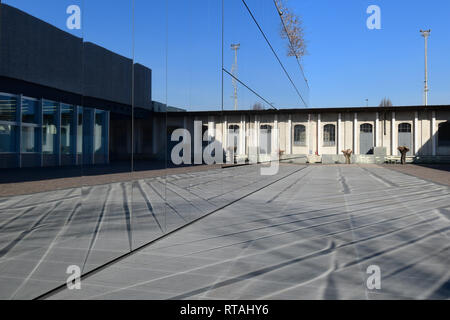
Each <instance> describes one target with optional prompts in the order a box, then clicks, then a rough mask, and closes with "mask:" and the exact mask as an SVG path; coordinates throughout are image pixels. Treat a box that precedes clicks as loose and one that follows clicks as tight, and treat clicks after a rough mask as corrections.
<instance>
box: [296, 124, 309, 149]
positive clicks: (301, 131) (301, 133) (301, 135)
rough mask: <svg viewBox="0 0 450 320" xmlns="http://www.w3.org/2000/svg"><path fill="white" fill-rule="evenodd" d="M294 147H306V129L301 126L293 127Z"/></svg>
mask: <svg viewBox="0 0 450 320" xmlns="http://www.w3.org/2000/svg"><path fill="white" fill-rule="evenodd" d="M294 145H296V146H305V145H306V127H305V126H304V125H302V124H298V125H296V126H294Z"/></svg>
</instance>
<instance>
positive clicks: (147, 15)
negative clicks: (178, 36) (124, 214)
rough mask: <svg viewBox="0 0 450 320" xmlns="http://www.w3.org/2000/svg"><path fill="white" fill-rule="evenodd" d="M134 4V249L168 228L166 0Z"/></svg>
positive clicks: (132, 232)
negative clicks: (166, 174) (166, 216)
mask: <svg viewBox="0 0 450 320" xmlns="http://www.w3.org/2000/svg"><path fill="white" fill-rule="evenodd" d="M177 3H178V2H177ZM134 4H135V9H134V18H135V19H134V39H135V42H134V45H135V50H134V65H133V73H134V100H133V110H134V112H133V127H134V132H133V150H134V153H133V171H135V172H136V173H135V177H136V180H135V181H133V184H132V188H131V191H132V193H131V199H132V203H131V210H132V212H133V214H132V216H131V221H130V222H131V223H130V224H131V228H130V229H131V235H130V239H131V243H132V248H133V249H136V248H138V247H139V246H142V245H144V244H146V243H148V242H149V241H152V240H154V239H156V238H157V237H160V236H161V235H163V234H164V233H165V232H166V220H165V211H166V201H165V200H166V192H167V190H166V179H165V169H166V167H167V164H166V158H167V154H168V153H167V145H168V143H170V142H169V141H168V139H167V135H166V130H168V129H167V122H166V110H167V107H166V105H167V88H166V79H167V67H166V63H167V59H168V58H167V50H166V49H167V37H166V35H167V30H166V25H167V15H166V13H167V4H168V1H167V0H163V1H147V0H135V1H134ZM154 48H158V50H154ZM111 121H113V120H112V118H111ZM114 122H115V123H117V120H114ZM176 128H178V126H177V127H176ZM130 131H131V129H130ZM111 134H112V132H111Z"/></svg>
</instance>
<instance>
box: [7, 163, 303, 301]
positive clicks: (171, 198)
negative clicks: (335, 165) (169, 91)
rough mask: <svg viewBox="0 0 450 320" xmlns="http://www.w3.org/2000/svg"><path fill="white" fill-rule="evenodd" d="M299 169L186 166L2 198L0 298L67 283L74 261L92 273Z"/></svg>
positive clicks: (35, 293) (31, 294)
mask: <svg viewBox="0 0 450 320" xmlns="http://www.w3.org/2000/svg"><path fill="white" fill-rule="evenodd" d="M301 169H302V168H299V167H295V166H283V167H281V168H280V172H279V174H278V175H275V176H261V175H260V174H259V173H260V168H259V166H253V167H235V168H228V169H211V170H203V171H190V170H185V171H180V172H179V173H178V172H177V173H176V174H172V175H168V176H162V177H152V178H148V179H147V178H145V179H138V180H135V181H122V182H117V183H108V184H103V185H92V186H84V187H82V188H68V189H64V190H54V191H51V192H41V193H33V194H30V195H20V196H10V197H3V198H0V216H1V217H2V218H1V220H0V299H32V298H35V297H37V296H39V295H41V294H43V293H45V292H47V291H48V290H51V289H53V288H55V287H57V286H58V285H60V284H62V283H65V281H66V279H67V277H68V276H69V275H68V274H67V273H66V271H67V268H68V267H69V266H71V265H77V266H79V267H80V269H81V270H82V272H83V273H86V272H89V271H90V270H93V269H94V268H96V267H98V266H100V265H102V264H104V263H107V262H109V261H111V260H113V259H115V258H117V257H119V256H121V255H123V254H125V253H128V252H130V251H132V250H134V249H136V248H138V247H140V246H142V245H144V244H146V243H148V242H150V241H152V240H154V239H156V238H159V237H161V236H162V235H164V234H166V233H168V232H170V231H172V230H174V229H176V228H178V227H180V226H183V225H185V224H187V223H189V222H191V221H193V220H195V219H197V218H199V217H202V216H204V215H206V214H208V213H210V212H212V211H214V210H217V209H218V208H221V207H222V206H225V205H227V204H229V203H231V202H233V201H236V200H237V199H239V198H241V197H243V196H246V195H247V194H250V193H252V192H254V191H255V190H258V189H260V188H262V187H264V186H266V185H268V184H270V183H271V182H273V181H276V180H277V179H280V178H282V177H283V176H286V175H289V174H291V173H293V172H296V171H298V170H301ZM89 179H90V178H89Z"/></svg>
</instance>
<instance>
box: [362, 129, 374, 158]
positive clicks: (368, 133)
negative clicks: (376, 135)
mask: <svg viewBox="0 0 450 320" xmlns="http://www.w3.org/2000/svg"><path fill="white" fill-rule="evenodd" d="M359 132H360V133H359V153H360V154H373V126H372V125H371V124H370V123H364V124H362V125H361V126H360V130H359Z"/></svg>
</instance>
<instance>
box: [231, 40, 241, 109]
mask: <svg viewBox="0 0 450 320" xmlns="http://www.w3.org/2000/svg"><path fill="white" fill-rule="evenodd" d="M240 47H241V44H240V43H237V44H231V50H234V64H233V66H232V67H231V73H232V74H233V76H235V77H237V71H238V61H237V52H238V50H239V48H240ZM232 82H233V88H234V110H235V111H236V110H237V109H238V96H237V81H236V79H235V78H233V79H232Z"/></svg>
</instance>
